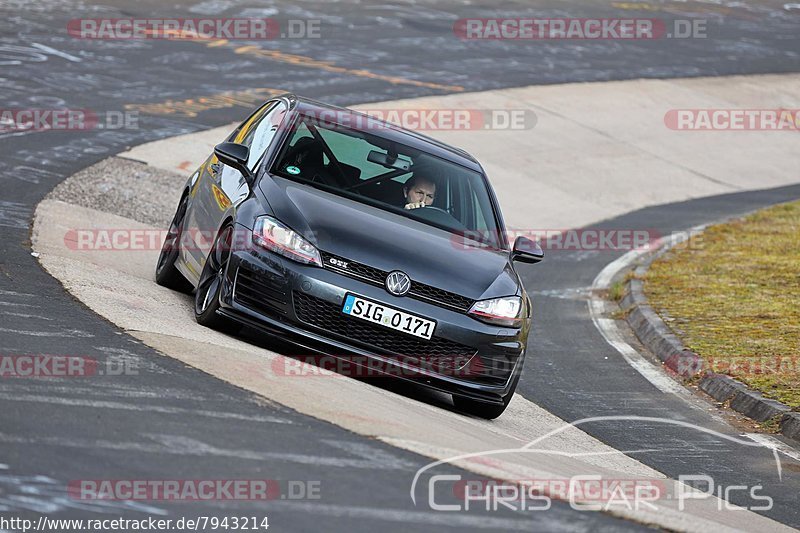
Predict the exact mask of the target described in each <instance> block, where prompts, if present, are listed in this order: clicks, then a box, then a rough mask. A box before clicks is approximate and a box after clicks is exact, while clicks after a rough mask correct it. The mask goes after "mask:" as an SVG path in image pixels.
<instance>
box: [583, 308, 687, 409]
mask: <svg viewBox="0 0 800 533" xmlns="http://www.w3.org/2000/svg"><path fill="white" fill-rule="evenodd" d="M604 306H605V302H603V301H602V300H601V299H600V298H598V297H595V296H593V297H592V299H591V300H589V314H590V315H591V316H592V322H594V325H595V327H596V328H597V330H598V331H599V332H600V334H601V335H602V336H603V338H604V339H605V340H606V342H607V343H608V344H610V345H611V346H612V347H613V348H614V349H615V350H617V351H618V352H619V353H620V354H621V355H622V357H624V358H625V361H627V362H628V364H629V365H631V366H632V367H633V369H634V370H636V371H637V372H639V374H641V375H642V376H643V377H644V378H645V379H646V380H647V381H649V382H650V383H651V384H652V385H653V386H654V387H655V388H657V389H658V390H660V391H661V392H665V393H668V394H677V395H686V394H689V391H688V390H687V389H686V388H685V387H684V386H683V385H680V384H678V383H676V382H675V381H674V380H672V378H670V377H668V376H666V375H665V374H664V372H663V371H662V370H661V369H660V368H658V367H656V366H655V365H653V364H652V363H651V362H650V361H648V360H647V359H645V358H644V357H642V354H640V353H639V352H637V351H636V349H634V347H633V346H631V345H630V344H628V343H627V342H626V341H625V339H624V338H623V337H622V333H621V332H620V330H619V328H618V327H617V324H616V322H615V321H614V320H613V319H611V318H602V315H603V309H604Z"/></svg>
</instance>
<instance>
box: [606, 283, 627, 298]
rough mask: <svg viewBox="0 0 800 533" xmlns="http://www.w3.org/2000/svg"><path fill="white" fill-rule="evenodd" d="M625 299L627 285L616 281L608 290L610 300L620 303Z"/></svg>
mask: <svg viewBox="0 0 800 533" xmlns="http://www.w3.org/2000/svg"><path fill="white" fill-rule="evenodd" d="M624 297H625V283H624V282H622V281H615V282H614V283H612V284H611V287H609V289H608V298H609V299H611V300H613V301H615V302H619V301H620V300H622V298H624Z"/></svg>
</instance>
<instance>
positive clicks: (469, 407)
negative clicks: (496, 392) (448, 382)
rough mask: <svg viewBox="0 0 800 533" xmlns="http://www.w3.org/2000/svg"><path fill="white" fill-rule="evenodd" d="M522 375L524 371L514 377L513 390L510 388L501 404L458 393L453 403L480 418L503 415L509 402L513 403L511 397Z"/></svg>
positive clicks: (459, 408) (488, 418)
mask: <svg viewBox="0 0 800 533" xmlns="http://www.w3.org/2000/svg"><path fill="white" fill-rule="evenodd" d="M520 375H522V372H520V373H519V374H517V376H516V377H515V378H514V382H513V384H512V385H511V390H509V391H508V393H507V394H506V395H505V396H503V403H501V404H497V403H486V402H479V401H477V400H473V399H471V398H465V397H463V396H456V395H453V404H454V405H455V406H456V409H458V410H459V411H463V412H465V413H467V414H470V415H473V416H477V417H478V418H485V419H486V420H494V419H495V418H497V417H498V416H500V415H502V414H503V412H504V411H505V410H506V407H508V404H509V403H511V398H513V397H514V391H515V390H517V383H519V377H520Z"/></svg>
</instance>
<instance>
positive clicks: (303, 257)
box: [253, 216, 322, 266]
mask: <svg viewBox="0 0 800 533" xmlns="http://www.w3.org/2000/svg"><path fill="white" fill-rule="evenodd" d="M253 242H254V243H255V244H257V245H259V246H261V247H264V248H266V249H267V250H271V251H273V252H275V253H276V254H280V255H282V256H284V257H288V258H289V259H291V260H293V261H297V262H299V263H306V264H309V265H317V266H322V259H321V258H320V256H319V250H317V249H316V247H315V246H314V245H313V244H311V243H310V242H308V241H307V240H305V239H304V238H303V237H301V236H300V235H298V234H297V233H295V232H294V231H292V230H291V229H289V228H287V227H286V226H284V225H283V224H281V223H280V222H278V221H277V220H275V219H274V218H272V217H267V216H262V217H259V218H258V219H256V224H255V227H254V228H253Z"/></svg>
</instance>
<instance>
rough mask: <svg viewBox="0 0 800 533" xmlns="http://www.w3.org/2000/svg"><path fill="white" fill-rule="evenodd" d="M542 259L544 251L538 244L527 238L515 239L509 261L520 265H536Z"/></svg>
mask: <svg viewBox="0 0 800 533" xmlns="http://www.w3.org/2000/svg"><path fill="white" fill-rule="evenodd" d="M542 259H544V251H542V247H541V246H539V243H538V242H536V241H532V240H530V239H529V238H527V237H521V236H520V237H517V240H516V241H514V249H513V250H511V260H512V261H519V262H520V263H538V262H539V261H541V260H542Z"/></svg>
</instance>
